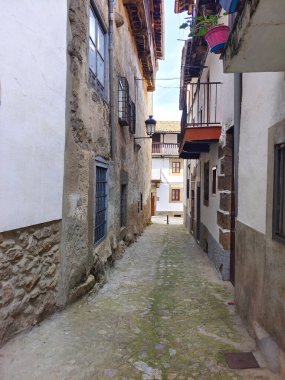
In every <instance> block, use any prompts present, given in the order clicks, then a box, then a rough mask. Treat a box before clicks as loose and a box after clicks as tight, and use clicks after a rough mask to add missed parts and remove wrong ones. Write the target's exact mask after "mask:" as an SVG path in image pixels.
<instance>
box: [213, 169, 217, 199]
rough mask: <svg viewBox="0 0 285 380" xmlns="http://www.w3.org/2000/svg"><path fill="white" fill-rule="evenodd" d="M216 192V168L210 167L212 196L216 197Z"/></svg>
mask: <svg viewBox="0 0 285 380" xmlns="http://www.w3.org/2000/svg"><path fill="white" fill-rule="evenodd" d="M216 192H217V167H216V166H213V167H212V195H216Z"/></svg>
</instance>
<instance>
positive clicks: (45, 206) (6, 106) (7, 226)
mask: <svg viewBox="0 0 285 380" xmlns="http://www.w3.org/2000/svg"><path fill="white" fill-rule="evenodd" d="M55 9H56V11H55ZM47 19H48V20H49V22H46V20H47ZM11 20H14V21H13V22H11ZM23 20H25V23H24V24H25V25H24V24H23ZM66 23H67V4H66V2H63V1H59V2H58V1H55V0H54V1H48V2H37V1H36V2H35V1H25V4H22V5H21V6H19V2H17V1H9V2H4V1H1V12H0V36H1V38H0V51H1V59H0V89H1V91H0V97H1V98H0V134H1V138H0V162H1V165H0V177H1V182H2V186H0V209H1V213H0V231H9V230H14V229H16V228H21V227H26V226H30V225H35V224H39V223H44V222H49V221H54V220H59V219H61V218H62V194H63V172H64V170H63V167H64V145H65V104H66V69H67V60H66V48H67V39H66ZM15 38H16V40H17V43H16V44H15Z"/></svg>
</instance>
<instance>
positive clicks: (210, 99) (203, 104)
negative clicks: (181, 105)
mask: <svg viewBox="0 0 285 380" xmlns="http://www.w3.org/2000/svg"><path fill="white" fill-rule="evenodd" d="M221 85H222V83H221V82H198V83H189V84H188V85H187V98H186V101H187V121H186V120H185V119H186V118H184V122H183V123H182V125H181V128H182V132H183V131H184V129H185V128H186V127H210V126H215V125H220V122H221V120H220V118H221V115H220V112H221V110H220V99H221Z"/></svg>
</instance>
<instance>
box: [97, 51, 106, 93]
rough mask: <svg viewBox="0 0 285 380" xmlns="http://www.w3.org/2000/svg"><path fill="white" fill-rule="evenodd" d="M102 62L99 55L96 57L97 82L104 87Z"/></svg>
mask: <svg viewBox="0 0 285 380" xmlns="http://www.w3.org/2000/svg"><path fill="white" fill-rule="evenodd" d="M104 75H105V72H104V61H103V59H102V58H101V57H100V55H98V56H97V79H98V80H99V82H100V83H101V84H102V86H104Z"/></svg>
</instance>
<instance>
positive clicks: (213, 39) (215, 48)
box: [205, 25, 230, 54]
mask: <svg viewBox="0 0 285 380" xmlns="http://www.w3.org/2000/svg"><path fill="white" fill-rule="evenodd" d="M229 33H230V28H229V27H228V26H226V25H217V26H215V27H214V28H212V29H210V30H208V32H207V33H206V34H205V39H206V41H207V42H208V45H209V46H210V48H211V53H215V54H220V53H221V52H222V51H223V49H224V47H225V44H226V42H227V40H228V38H229Z"/></svg>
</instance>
